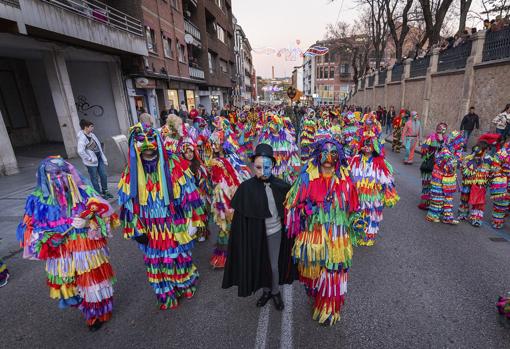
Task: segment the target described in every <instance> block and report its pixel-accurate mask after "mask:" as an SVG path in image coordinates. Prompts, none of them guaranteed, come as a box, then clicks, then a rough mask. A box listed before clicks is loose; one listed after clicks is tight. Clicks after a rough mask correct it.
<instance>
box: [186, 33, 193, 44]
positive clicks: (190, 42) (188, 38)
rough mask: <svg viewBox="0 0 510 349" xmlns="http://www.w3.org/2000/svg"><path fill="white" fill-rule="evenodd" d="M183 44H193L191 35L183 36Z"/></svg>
mask: <svg viewBox="0 0 510 349" xmlns="http://www.w3.org/2000/svg"><path fill="white" fill-rule="evenodd" d="M184 42H185V43H187V44H189V45H191V44H192V43H193V36H192V35H191V34H188V33H186V34H184Z"/></svg>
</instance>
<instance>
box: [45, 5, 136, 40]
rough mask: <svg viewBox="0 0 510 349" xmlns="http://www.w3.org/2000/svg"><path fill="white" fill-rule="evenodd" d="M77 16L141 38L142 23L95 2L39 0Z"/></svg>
mask: <svg viewBox="0 0 510 349" xmlns="http://www.w3.org/2000/svg"><path fill="white" fill-rule="evenodd" d="M41 1H42V2H45V3H47V4H50V5H53V6H55V7H60V8H62V9H64V10H67V11H69V12H72V13H75V14H77V15H79V16H82V17H86V18H89V19H92V20H94V21H96V22H100V23H103V24H106V25H108V26H110V27H113V28H116V29H119V30H122V31H126V32H128V33H131V34H134V35H137V36H143V26H142V22H141V21H140V20H138V19H136V18H134V17H131V16H129V15H127V14H125V13H124V12H122V11H119V10H117V9H115V8H113V7H111V6H108V5H106V4H104V3H102V2H100V1H96V0H41Z"/></svg>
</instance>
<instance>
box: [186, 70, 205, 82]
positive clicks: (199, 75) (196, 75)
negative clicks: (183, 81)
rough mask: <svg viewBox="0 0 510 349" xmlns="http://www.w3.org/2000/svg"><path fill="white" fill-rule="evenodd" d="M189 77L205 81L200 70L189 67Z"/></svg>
mask: <svg viewBox="0 0 510 349" xmlns="http://www.w3.org/2000/svg"><path fill="white" fill-rule="evenodd" d="M189 76H190V77H192V78H195V79H202V80H203V79H205V74H204V71H203V70H202V69H198V68H194V67H189Z"/></svg>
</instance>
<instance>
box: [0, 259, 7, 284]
mask: <svg viewBox="0 0 510 349" xmlns="http://www.w3.org/2000/svg"><path fill="white" fill-rule="evenodd" d="M8 279H9V270H8V269H7V264H5V262H4V261H3V260H2V259H1V258H0V287H2V286H5V285H6V284H7V280H8Z"/></svg>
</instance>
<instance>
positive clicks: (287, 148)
mask: <svg viewBox="0 0 510 349" xmlns="http://www.w3.org/2000/svg"><path fill="white" fill-rule="evenodd" d="M259 143H266V144H269V145H270V146H271V147H272V148H273V152H274V158H275V159H276V164H275V166H274V168H273V175H274V176H276V177H278V178H280V179H283V180H284V181H286V182H287V183H292V182H293V181H294V180H295V179H296V176H297V175H298V173H299V168H300V167H301V161H300V159H299V153H298V148H297V146H296V142H295V140H294V137H293V136H292V135H291V134H290V132H289V129H288V128H286V127H284V125H283V120H282V119H281V118H280V117H279V116H277V115H272V116H271V118H270V120H269V126H268V127H267V128H266V129H265V130H264V131H263V133H262V134H261V135H260V137H259Z"/></svg>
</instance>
